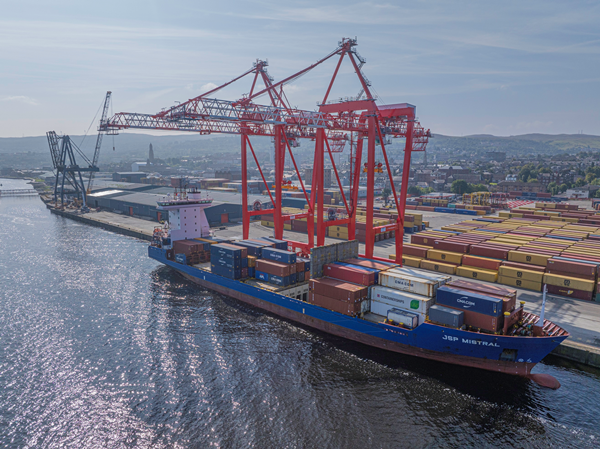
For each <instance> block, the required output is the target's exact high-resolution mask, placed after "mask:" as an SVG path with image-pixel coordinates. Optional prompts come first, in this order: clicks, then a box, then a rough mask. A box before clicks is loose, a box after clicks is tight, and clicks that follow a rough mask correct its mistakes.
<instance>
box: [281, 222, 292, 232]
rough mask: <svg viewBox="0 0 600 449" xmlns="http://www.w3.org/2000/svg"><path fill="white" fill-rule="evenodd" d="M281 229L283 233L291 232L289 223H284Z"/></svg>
mask: <svg viewBox="0 0 600 449" xmlns="http://www.w3.org/2000/svg"><path fill="white" fill-rule="evenodd" d="M283 229H284V231H291V230H292V224H291V223H284V224H283Z"/></svg>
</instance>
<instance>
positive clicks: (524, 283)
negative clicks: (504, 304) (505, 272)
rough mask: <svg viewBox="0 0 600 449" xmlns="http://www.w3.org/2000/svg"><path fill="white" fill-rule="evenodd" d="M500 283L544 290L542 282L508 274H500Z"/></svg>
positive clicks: (538, 290) (539, 290)
mask: <svg viewBox="0 0 600 449" xmlns="http://www.w3.org/2000/svg"><path fill="white" fill-rule="evenodd" d="M498 284H504V285H510V286H511V287H518V288H525V289H527V290H533V291H536V292H541V291H542V283H541V282H533V281H526V280H525V279H516V278H510V277H508V276H498Z"/></svg>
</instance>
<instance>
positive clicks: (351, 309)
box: [308, 292, 362, 316]
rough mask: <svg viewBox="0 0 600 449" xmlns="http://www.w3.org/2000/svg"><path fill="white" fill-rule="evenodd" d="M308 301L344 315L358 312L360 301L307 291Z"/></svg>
mask: <svg viewBox="0 0 600 449" xmlns="http://www.w3.org/2000/svg"><path fill="white" fill-rule="evenodd" d="M308 302H309V303H311V304H314V305H316V306H319V307H324V308H325V309H329V310H333V311H334V312H339V313H343V314H344V315H350V316H356V315H358V314H360V309H361V303H362V301H360V300H359V301H343V300H339V299H335V298H330V297H329V296H323V295H319V294H318V293H315V292H309V293H308Z"/></svg>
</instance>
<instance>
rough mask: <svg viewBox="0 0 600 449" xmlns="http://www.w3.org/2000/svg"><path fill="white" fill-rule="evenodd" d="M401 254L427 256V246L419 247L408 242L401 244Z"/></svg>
mask: <svg viewBox="0 0 600 449" xmlns="http://www.w3.org/2000/svg"><path fill="white" fill-rule="evenodd" d="M402 254H404V255H405V256H415V257H422V258H423V259H424V258H426V257H427V248H420V247H418V246H411V245H409V244H406V245H403V246H402Z"/></svg>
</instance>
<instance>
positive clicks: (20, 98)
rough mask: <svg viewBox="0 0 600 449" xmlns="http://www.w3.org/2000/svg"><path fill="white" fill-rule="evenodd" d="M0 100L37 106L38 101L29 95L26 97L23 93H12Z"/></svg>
mask: <svg viewBox="0 0 600 449" xmlns="http://www.w3.org/2000/svg"><path fill="white" fill-rule="evenodd" d="M0 101H18V102H20V103H25V104H30V105H32V106H37V105H38V104H39V103H38V102H37V101H36V100H35V99H34V98H31V97H27V96H25V95H13V96H8V97H4V98H2V99H1V100H0Z"/></svg>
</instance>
